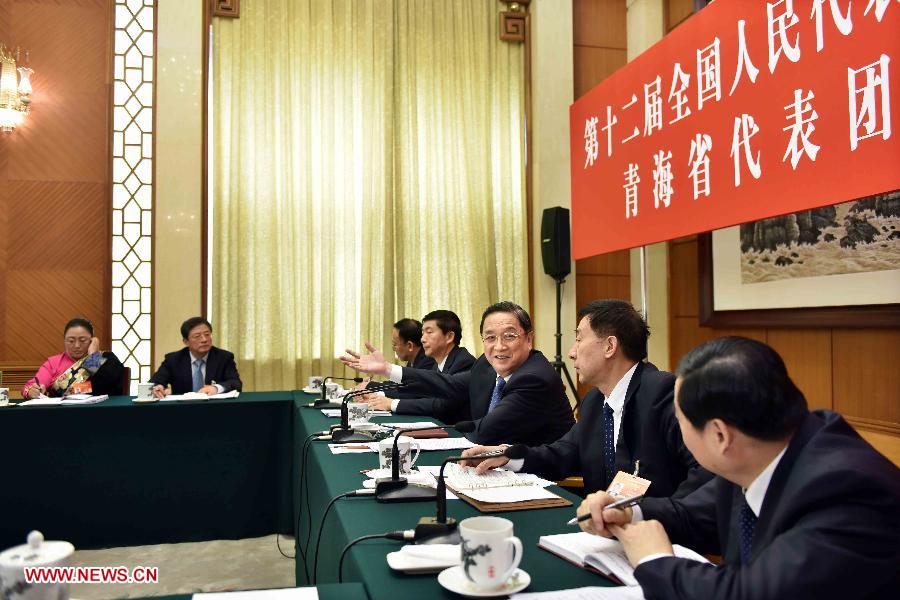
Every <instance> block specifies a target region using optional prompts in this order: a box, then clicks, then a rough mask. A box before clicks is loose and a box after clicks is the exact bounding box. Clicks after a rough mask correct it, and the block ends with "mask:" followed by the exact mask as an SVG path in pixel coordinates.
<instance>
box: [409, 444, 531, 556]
mask: <svg viewBox="0 0 900 600" xmlns="http://www.w3.org/2000/svg"><path fill="white" fill-rule="evenodd" d="M526 450H527V446H525V445H524V444H516V445H514V446H510V447H508V448H504V449H503V450H491V451H490V452H482V453H481V454H473V455H471V456H449V457H447V458H445V459H444V461H443V462H442V463H441V469H440V471H439V472H438V480H437V492H436V494H435V498H436V505H437V509H436V513H437V514H436V515H435V516H434V517H422V518H421V519H419V523H418V525H416V528H415V539H416V542H417V543H422V544H455V543H459V533H458V532H457V531H456V525H457V524H456V520H455V519H448V518H447V484H446V482H445V481H444V468H445V467H446V466H447V465H448V464H449V463H451V462H460V461H464V460H483V459H486V458H496V457H498V456H506V457H508V458H523V457H524V456H525V451H526Z"/></svg>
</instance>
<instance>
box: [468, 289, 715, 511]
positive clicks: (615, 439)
mask: <svg viewBox="0 0 900 600" xmlns="http://www.w3.org/2000/svg"><path fill="white" fill-rule="evenodd" d="M578 318H579V323H578V328H577V329H576V330H575V344H574V345H573V346H572V349H571V350H570V351H569V358H571V359H572V360H573V361H575V371H576V372H577V373H578V379H579V380H580V381H581V382H582V383H586V384H588V385H591V386H593V387H594V389H592V390H591V391H590V392H589V393H588V394H587V396H585V398H584V400H583V401H582V404H581V418H580V419H579V421H578V422H577V423H576V424H575V425H574V426H573V427H572V429H571V430H569V432H568V433H567V434H566V435H565V436H563V437H562V438H560V439H559V440H557V441H555V442H554V443H552V444H547V445H544V446H538V447H534V448H528V450H527V452H526V454H525V457H524V459H516V460H510V459H508V458H506V457H499V458H492V459H489V460H485V461H481V462H480V463H479V462H473V463H472V466H476V470H477V472H479V473H483V472H485V471H487V470H488V469H492V468H496V467H500V466H504V465H507V468H510V469H512V470H514V471H525V472H528V473H534V474H536V475H539V476H541V477H545V478H547V479H553V480H559V479H565V478H566V477H571V476H577V475H580V476H582V477H584V490H585V491H586V492H588V493H590V492H595V491H597V490H605V489H607V488H608V486H609V484H610V482H611V481H612V479H613V477H615V475H616V473H618V472H619V471H624V472H626V473H631V474H636V475H638V476H639V477H641V478H644V479H648V480H650V482H651V483H650V487H649V489H648V490H647V492H646V494H647V495H648V496H660V497H668V496H672V495H676V496H683V495H686V494H688V493H690V492H692V491H693V490H694V489H696V488H697V487H699V486H700V485H702V484H704V483H705V482H706V481H708V480H709V479H710V477H711V474H710V473H709V472H707V471H705V470H704V469H702V468H700V466H699V465H698V464H697V461H696V460H695V459H694V457H693V456H691V453H690V452H688V450H687V448H685V446H684V442H683V441H682V439H681V432H680V431H679V429H678V421H677V420H676V418H675V413H674V410H673V406H672V390H673V386H674V382H675V378H674V377H673V376H672V374H671V373H666V372H663V371H660V370H658V369H657V368H656V367H655V366H654V365H653V364H652V363H649V362H644V359H645V358H646V357H647V337H648V336H649V335H650V331H649V328H648V327H647V324H646V322H645V321H644V319H643V317H641V315H640V314H639V313H638V312H637V311H636V310H635V309H634V307H633V306H632V305H631V304H629V303H628V302H625V301H622V300H596V301H594V302H591V303H589V304H587V305H585V306H584V307H582V308H581V310H579V311H578ZM607 448H612V449H614V450H613V451H612V452H609V451H607ZM497 449H499V448H497V447H485V446H476V447H475V448H470V449H468V450H466V451H465V452H463V455H464V456H469V455H472V454H480V453H482V452H488V451H491V450H497Z"/></svg>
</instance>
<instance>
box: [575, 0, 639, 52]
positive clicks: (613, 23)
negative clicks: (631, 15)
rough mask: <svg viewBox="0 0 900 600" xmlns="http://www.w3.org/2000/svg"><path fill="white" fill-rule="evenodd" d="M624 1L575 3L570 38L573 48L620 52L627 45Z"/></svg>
mask: <svg viewBox="0 0 900 600" xmlns="http://www.w3.org/2000/svg"><path fill="white" fill-rule="evenodd" d="M627 12H628V11H627V9H626V8H625V2H624V0H575V1H574V2H573V3H572V20H573V24H572V25H573V28H572V32H573V34H572V39H573V42H574V44H575V45H576V46H596V47H605V48H619V49H624V48H625V47H626V46H627V45H628V39H627V37H626V28H625V27H624V24H625V17H626V14H627Z"/></svg>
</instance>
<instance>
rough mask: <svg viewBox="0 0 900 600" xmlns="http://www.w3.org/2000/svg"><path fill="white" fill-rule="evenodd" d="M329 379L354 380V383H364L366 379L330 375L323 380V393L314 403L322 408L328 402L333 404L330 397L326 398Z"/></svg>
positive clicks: (316, 406)
mask: <svg viewBox="0 0 900 600" xmlns="http://www.w3.org/2000/svg"><path fill="white" fill-rule="evenodd" d="M329 379H330V380H332V381H334V380H337V381H352V382H354V383H362V382H363V381H364V380H363V378H362V377H334V376H331V375H329V376H328V377H326V378H325V379H323V380H322V395H321V397H320V398H319V399H318V400H316V401H315V402H313V404H312V405H313V406H314V407H315V408H322V407H325V406H326V405H328V404H331V402H329V401H328V399H327V398H325V384H326V383H327V382H328V380H329Z"/></svg>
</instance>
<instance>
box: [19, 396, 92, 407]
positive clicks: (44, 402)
mask: <svg viewBox="0 0 900 600" xmlns="http://www.w3.org/2000/svg"><path fill="white" fill-rule="evenodd" d="M104 400H109V396H108V395H107V394H102V395H100V396H91V395H90V394H72V395H71V396H65V397H63V398H49V397H47V396H44V395H41V396H39V397H37V398H35V399H33V400H28V401H26V402H22V403H20V406H57V405H62V404H97V403H99V402H103V401H104Z"/></svg>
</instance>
